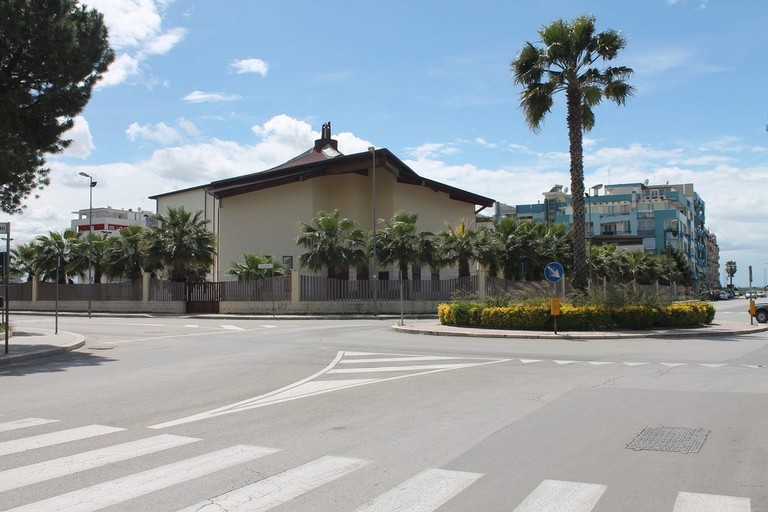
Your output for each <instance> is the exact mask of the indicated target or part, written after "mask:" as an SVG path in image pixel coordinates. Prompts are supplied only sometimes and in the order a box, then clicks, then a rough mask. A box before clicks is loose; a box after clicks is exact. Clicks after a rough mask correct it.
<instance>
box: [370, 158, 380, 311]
mask: <svg viewBox="0 0 768 512" xmlns="http://www.w3.org/2000/svg"><path fill="white" fill-rule="evenodd" d="M368 151H370V153H371V195H372V196H373V197H372V199H371V204H372V205H373V211H372V213H371V215H372V224H373V230H372V235H371V247H372V250H371V253H372V255H373V315H374V316H376V312H377V311H376V310H377V309H378V308H377V299H378V294H379V291H378V287H379V286H378V285H379V272H378V262H377V258H376V148H375V147H373V146H369V147H368Z"/></svg>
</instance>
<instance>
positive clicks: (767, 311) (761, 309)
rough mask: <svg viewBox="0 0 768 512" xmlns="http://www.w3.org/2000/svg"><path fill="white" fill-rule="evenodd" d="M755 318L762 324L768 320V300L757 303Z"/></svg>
mask: <svg viewBox="0 0 768 512" xmlns="http://www.w3.org/2000/svg"><path fill="white" fill-rule="evenodd" d="M755 318H756V319H757V321H758V322H760V323H761V324H764V323H766V322H768V302H759V303H757V304H755Z"/></svg>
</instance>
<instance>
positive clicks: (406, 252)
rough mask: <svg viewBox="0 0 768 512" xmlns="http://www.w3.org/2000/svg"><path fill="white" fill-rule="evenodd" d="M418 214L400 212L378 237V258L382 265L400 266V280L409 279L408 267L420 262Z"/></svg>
mask: <svg viewBox="0 0 768 512" xmlns="http://www.w3.org/2000/svg"><path fill="white" fill-rule="evenodd" d="M418 219H419V214H418V213H409V212H398V213H396V214H395V216H394V217H392V220H389V221H386V222H384V227H383V228H381V230H380V231H379V232H378V234H377V235H376V256H377V259H378V261H379V263H381V264H382V265H394V264H396V265H397V266H398V269H399V270H400V279H401V280H403V279H405V280H407V279H408V266H409V265H412V264H415V263H418V262H419V234H418V233H417V232H416V221H417V220H418Z"/></svg>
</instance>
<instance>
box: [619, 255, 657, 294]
mask: <svg viewBox="0 0 768 512" xmlns="http://www.w3.org/2000/svg"><path fill="white" fill-rule="evenodd" d="M619 265H620V268H621V274H622V275H623V276H624V277H625V278H627V279H628V280H630V281H632V289H633V291H637V283H638V282H642V283H644V284H647V283H648V282H651V281H653V278H654V277H655V276H656V275H657V274H658V273H657V269H656V260H655V257H654V256H652V255H651V254H650V253H647V252H645V251H626V252H622V253H621V254H620V256H619Z"/></svg>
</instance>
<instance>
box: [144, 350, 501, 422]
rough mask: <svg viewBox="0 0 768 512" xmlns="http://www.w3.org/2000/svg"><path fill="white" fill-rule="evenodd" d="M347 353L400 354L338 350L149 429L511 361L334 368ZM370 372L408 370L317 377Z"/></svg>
mask: <svg viewBox="0 0 768 512" xmlns="http://www.w3.org/2000/svg"><path fill="white" fill-rule="evenodd" d="M350 354H351V355H352V356H353V357H355V356H375V355H382V356H385V357H388V356H393V355H397V356H402V355H403V354H375V353H370V352H345V351H340V352H338V353H337V354H336V357H335V358H334V359H333V361H331V363H330V364H329V365H328V366H326V367H325V368H323V369H322V370H320V371H319V372H317V373H315V374H314V375H310V376H309V377H307V378H306V379H302V380H300V381H298V382H294V383H293V384H289V385H287V386H285V387H282V388H280V389H276V390H274V391H271V392H269V393H266V394H263V395H259V396H256V397H253V398H248V399H246V400H243V401H241V402H236V403H234V404H229V405H225V406H224V407H219V408H217V409H213V410H210V411H205V412H202V413H199V414H194V415H192V416H187V417H185V418H179V419H177V420H172V421H167V422H164V423H158V424H156V425H151V426H149V427H148V428H152V429H161V428H168V427H173V426H176V425H181V424H184V423H190V422H193V421H199V420H203V419H207V418H213V417H216V416H222V415H225V414H232V413H235V412H241V411H246V410H250V409H255V408H258V407H265V406H267V405H274V404H278V403H282V402H287V401H290V400H298V399H300V398H306V397H310V396H315V395H319V394H323V393H330V392H332V391H338V390H341V389H349V388H353V387H357V386H364V385H367V384H374V383H379V382H387V381H391V380H398V379H407V378H410V377H416V376H419V375H427V374H430V373H438V372H445V371H450V370H456V369H459V368H469V367H474V366H483V365H488V364H496V363H502V362H506V361H510V359H491V360H488V359H475V358H462V359H474V360H475V361H476V362H471V363H461V364H452V365H441V364H433V365H416V366H399V367H398V366H384V367H377V366H373V367H365V368H345V369H338V370H334V368H336V366H338V365H339V364H340V363H341V361H342V360H343V359H344V358H346V357H348V356H349V355H350ZM352 361H354V359H352ZM371 372H374V373H377V372H410V373H407V374H405V375H397V376H394V377H379V378H368V379H360V378H354V379H342V378H339V379H333V380H316V379H318V378H319V377H322V376H324V375H326V374H335V375H344V374H360V373H371ZM310 381H315V382H310Z"/></svg>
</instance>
